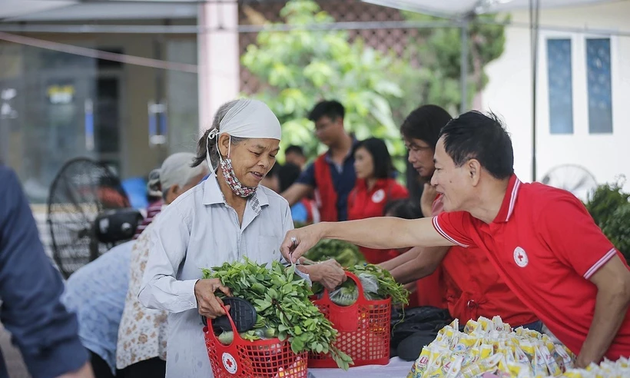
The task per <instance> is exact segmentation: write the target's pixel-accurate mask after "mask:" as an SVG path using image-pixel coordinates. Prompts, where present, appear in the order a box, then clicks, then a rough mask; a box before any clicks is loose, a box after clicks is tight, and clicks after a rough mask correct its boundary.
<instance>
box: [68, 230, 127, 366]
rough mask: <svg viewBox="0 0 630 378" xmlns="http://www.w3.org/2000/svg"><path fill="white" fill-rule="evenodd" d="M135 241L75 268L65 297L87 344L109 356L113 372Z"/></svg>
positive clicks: (101, 355) (104, 357)
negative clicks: (77, 268) (79, 267)
mask: <svg viewBox="0 0 630 378" xmlns="http://www.w3.org/2000/svg"><path fill="white" fill-rule="evenodd" d="M133 243H134V242H133V241H130V242H126V243H124V244H120V245H118V246H116V247H114V248H112V249H111V250H109V251H108V252H107V253H105V254H104V255H102V256H101V257H99V258H98V259H96V260H94V261H92V262H91V263H89V264H87V265H85V266H84V267H82V268H81V269H79V270H77V271H76V272H74V273H73V274H72V275H71V276H70V278H69V279H68V281H67V282H66V291H65V292H64V294H63V297H62V301H63V303H64V304H65V305H66V307H67V308H68V310H69V311H72V312H75V313H76V314H77V318H78V319H79V338H80V339H81V342H82V343H83V346H85V347H86V348H88V349H89V350H91V351H92V352H94V353H96V354H97V355H99V356H100V357H101V358H102V359H103V360H105V362H107V364H108V365H109V367H110V368H111V369H112V373H113V372H115V369H116V343H117V340H118V326H119V325H120V318H121V317H122V312H123V308H124V307H125V296H126V295H127V287H128V285H129V262H130V259H131V247H133Z"/></svg>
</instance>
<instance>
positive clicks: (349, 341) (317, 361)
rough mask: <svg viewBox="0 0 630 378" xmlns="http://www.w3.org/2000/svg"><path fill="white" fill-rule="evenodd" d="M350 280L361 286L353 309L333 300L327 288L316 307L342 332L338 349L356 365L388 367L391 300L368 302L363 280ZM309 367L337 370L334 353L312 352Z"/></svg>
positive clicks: (337, 342)
mask: <svg viewBox="0 0 630 378" xmlns="http://www.w3.org/2000/svg"><path fill="white" fill-rule="evenodd" d="M346 275H347V276H348V278H350V279H351V280H353V281H354V282H355V283H356V284H357V289H358V293H359V295H358V298H357V300H356V302H354V303H353V304H352V305H350V306H339V305H337V304H335V303H333V302H332V301H331V300H330V296H329V295H328V290H326V289H324V293H323V295H322V297H321V298H319V299H314V300H313V304H315V306H317V307H318V308H319V310H320V311H321V312H322V313H323V314H324V316H325V317H326V319H328V320H330V321H331V322H332V324H333V327H334V328H335V329H336V330H337V331H338V335H337V341H335V344H334V345H335V347H337V348H338V349H340V350H341V351H343V352H344V353H346V354H348V355H349V356H350V357H352V360H353V361H354V365H351V366H362V365H387V364H388V363H389V341H390V320H391V316H392V302H391V298H387V299H383V300H368V299H366V298H365V295H364V294H363V285H361V280H359V278H358V277H357V276H355V275H354V274H352V273H350V272H346ZM308 358H309V359H308V366H309V367H314V368H330V367H337V364H336V363H335V361H334V360H333V359H332V357H331V356H330V354H323V353H310V354H309V357H308Z"/></svg>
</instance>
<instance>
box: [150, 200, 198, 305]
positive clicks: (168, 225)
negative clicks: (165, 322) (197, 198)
mask: <svg viewBox="0 0 630 378" xmlns="http://www.w3.org/2000/svg"><path fill="white" fill-rule="evenodd" d="M175 206H176V205H175ZM175 206H174V205H169V207H168V208H167V209H166V210H164V212H163V213H164V214H161V215H160V216H159V217H158V218H157V219H156V220H155V221H154V223H155V226H154V227H153V229H149V230H148V231H150V234H149V237H150V241H149V259H148V261H147V265H146V268H145V271H144V275H143V277H142V284H141V287H140V292H139V293H138V299H139V300H140V303H142V304H143V305H144V306H146V307H148V308H152V309H156V310H164V311H168V312H172V313H178V312H183V311H187V310H192V309H195V308H197V299H196V298H195V283H196V282H197V280H184V281H181V280H178V279H177V271H178V270H179V266H180V265H181V263H182V262H183V261H184V259H185V258H186V251H187V250H188V242H189V240H190V230H189V228H188V225H187V222H186V221H185V220H184V217H183V216H182V214H181V213H180V212H179V210H178V208H177V207H175ZM145 232H146V231H145Z"/></svg>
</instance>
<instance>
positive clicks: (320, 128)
mask: <svg viewBox="0 0 630 378" xmlns="http://www.w3.org/2000/svg"><path fill="white" fill-rule="evenodd" d="M331 124H332V122H330V121H328V122H320V123H319V124H317V123H316V124H315V133H318V132H320V131H324V129H325V128H327V127H328V126H330V125H331Z"/></svg>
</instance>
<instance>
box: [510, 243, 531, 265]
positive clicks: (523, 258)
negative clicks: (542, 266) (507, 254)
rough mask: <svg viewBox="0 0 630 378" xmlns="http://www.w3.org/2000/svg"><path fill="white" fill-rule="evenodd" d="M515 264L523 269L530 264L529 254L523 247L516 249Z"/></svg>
mask: <svg viewBox="0 0 630 378" xmlns="http://www.w3.org/2000/svg"><path fill="white" fill-rule="evenodd" d="M514 262H515V263H516V265H518V266H520V267H521V268H525V267H526V266H527V264H529V258H528V257H527V252H525V250H524V249H523V248H522V247H516V248H514Z"/></svg>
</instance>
